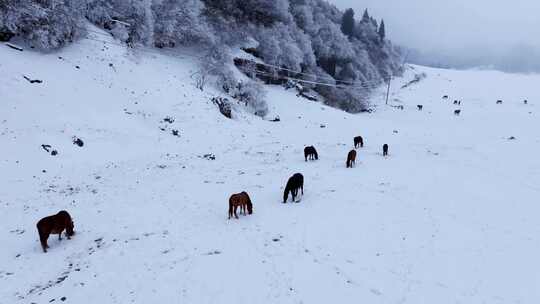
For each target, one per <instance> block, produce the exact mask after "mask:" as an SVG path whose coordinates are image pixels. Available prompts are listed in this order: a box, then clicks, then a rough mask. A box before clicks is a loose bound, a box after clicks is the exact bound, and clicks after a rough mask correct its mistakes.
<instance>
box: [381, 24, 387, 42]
mask: <svg viewBox="0 0 540 304" xmlns="http://www.w3.org/2000/svg"><path fill="white" fill-rule="evenodd" d="M379 37H380V38H381V41H384V39H385V38H386V29H385V26H384V20H381V25H380V26H379Z"/></svg>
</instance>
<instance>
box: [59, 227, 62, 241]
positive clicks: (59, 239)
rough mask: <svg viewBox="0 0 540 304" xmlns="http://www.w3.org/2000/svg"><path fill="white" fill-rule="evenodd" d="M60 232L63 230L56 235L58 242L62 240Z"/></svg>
mask: <svg viewBox="0 0 540 304" xmlns="http://www.w3.org/2000/svg"><path fill="white" fill-rule="evenodd" d="M62 231H63V230H60V233H58V240H59V241H61V240H62Z"/></svg>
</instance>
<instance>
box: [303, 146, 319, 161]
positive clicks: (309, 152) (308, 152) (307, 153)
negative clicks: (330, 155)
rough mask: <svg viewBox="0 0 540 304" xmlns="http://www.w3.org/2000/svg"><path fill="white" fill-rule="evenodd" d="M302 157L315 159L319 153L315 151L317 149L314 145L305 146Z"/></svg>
mask: <svg viewBox="0 0 540 304" xmlns="http://www.w3.org/2000/svg"><path fill="white" fill-rule="evenodd" d="M304 158H305V159H306V161H308V159H309V160H316V159H319V154H318V153H317V150H315V147H313V146H307V147H305V148H304Z"/></svg>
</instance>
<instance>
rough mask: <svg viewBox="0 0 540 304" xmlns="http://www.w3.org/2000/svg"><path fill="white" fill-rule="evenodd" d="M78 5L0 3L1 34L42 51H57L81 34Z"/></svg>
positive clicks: (11, 0) (13, 0)
mask: <svg viewBox="0 0 540 304" xmlns="http://www.w3.org/2000/svg"><path fill="white" fill-rule="evenodd" d="M82 4H83V3H82V2H81V1H52V0H51V1H32V0H2V1H0V13H1V14H0V32H3V33H8V34H9V35H15V36H20V37H22V38H24V39H26V40H28V41H29V42H31V43H32V45H34V46H35V47H37V48H39V49H42V50H50V49H56V48H59V47H62V46H64V45H66V44H67V43H69V42H72V41H73V40H74V39H76V38H77V37H78V36H79V35H80V34H81V33H83V32H84V26H83V24H82V18H81V17H82V15H81V12H82V11H83V9H82V7H81V5H82Z"/></svg>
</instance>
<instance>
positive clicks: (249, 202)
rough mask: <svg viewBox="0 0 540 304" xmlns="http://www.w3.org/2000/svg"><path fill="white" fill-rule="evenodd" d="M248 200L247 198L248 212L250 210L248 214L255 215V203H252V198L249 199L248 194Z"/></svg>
mask: <svg viewBox="0 0 540 304" xmlns="http://www.w3.org/2000/svg"><path fill="white" fill-rule="evenodd" d="M246 198H247V210H248V213H249V214H252V213H253V203H251V198H250V197H249V195H247V194H246Z"/></svg>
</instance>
